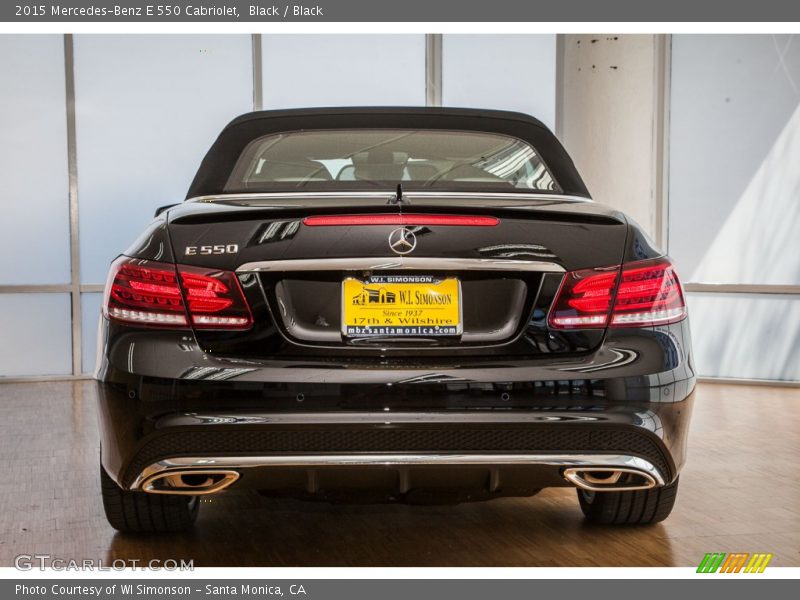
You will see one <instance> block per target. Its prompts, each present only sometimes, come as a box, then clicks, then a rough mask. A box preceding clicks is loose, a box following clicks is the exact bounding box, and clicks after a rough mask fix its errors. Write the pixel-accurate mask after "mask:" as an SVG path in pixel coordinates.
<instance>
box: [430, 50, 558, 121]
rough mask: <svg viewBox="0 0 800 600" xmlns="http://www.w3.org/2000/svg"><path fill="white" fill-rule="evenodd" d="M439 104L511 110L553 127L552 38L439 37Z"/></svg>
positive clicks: (554, 101)
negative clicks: (440, 94)
mask: <svg viewBox="0 0 800 600" xmlns="http://www.w3.org/2000/svg"><path fill="white" fill-rule="evenodd" d="M442 104H444V106H463V107H468V108H496V109H502V110H515V111H519V112H523V113H526V114H529V115H532V116H534V117H536V118H537V119H539V120H540V121H541V122H542V123H544V124H545V125H547V126H548V127H549V128H550V129H553V128H554V127H555V121H556V36H555V35H551V34H543V35H445V36H444V37H443V40H442Z"/></svg>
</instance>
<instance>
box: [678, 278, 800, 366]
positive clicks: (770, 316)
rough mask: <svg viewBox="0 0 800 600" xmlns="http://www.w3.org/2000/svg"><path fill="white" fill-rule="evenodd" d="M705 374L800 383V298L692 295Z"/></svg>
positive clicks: (698, 350)
mask: <svg viewBox="0 0 800 600" xmlns="http://www.w3.org/2000/svg"><path fill="white" fill-rule="evenodd" d="M688 302H689V318H690V319H691V323H692V344H693V346H694V350H695V363H696V364H697V369H698V371H699V374H700V375H702V376H710V377H740V378H752V379H780V380H790V381H800V298H798V297H797V296H788V295H786V296H784V295H772V294H719V293H712V294H701V293H690V294H688Z"/></svg>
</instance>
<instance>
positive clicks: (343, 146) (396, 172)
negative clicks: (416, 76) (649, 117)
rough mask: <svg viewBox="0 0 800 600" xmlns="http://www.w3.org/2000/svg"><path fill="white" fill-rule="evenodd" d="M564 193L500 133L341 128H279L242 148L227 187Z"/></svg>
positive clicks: (524, 149)
mask: <svg viewBox="0 0 800 600" xmlns="http://www.w3.org/2000/svg"><path fill="white" fill-rule="evenodd" d="M398 183H402V185H403V189H404V190H415V189H418V190H440V191H441V190H452V191H467V190H478V191H498V192H524V191H536V192H554V193H558V192H560V191H561V190H560V188H559V186H558V184H557V183H556V181H555V180H554V179H553V177H552V176H551V174H550V172H549V171H548V169H547V167H546V166H545V164H544V162H543V161H542V159H541V158H540V157H539V154H538V153H537V152H536V150H535V149H534V148H533V147H532V146H531V145H530V144H528V143H527V142H524V141H522V140H520V139H517V138H514V137H510V136H505V135H499V134H495V133H481V132H466V131H445V130H433V129H428V130H424V129H417V130H414V129H392V130H382V129H337V130H327V131H295V132H288V133H280V134H272V135H268V136H264V137H261V138H258V139H256V140H254V141H253V142H251V143H250V144H249V145H248V146H247V147H246V148H245V149H244V151H243V152H242V155H241V156H240V157H239V160H238V161H237V163H236V166H235V167H234V169H233V172H232V174H231V177H230V178H229V179H228V183H227V184H226V186H225V192H227V193H237V192H271V191H283V190H295V189H302V190H308V191H352V190H374V189H380V188H385V189H387V190H393V189H394V188H395V187H396V186H397V184H398Z"/></svg>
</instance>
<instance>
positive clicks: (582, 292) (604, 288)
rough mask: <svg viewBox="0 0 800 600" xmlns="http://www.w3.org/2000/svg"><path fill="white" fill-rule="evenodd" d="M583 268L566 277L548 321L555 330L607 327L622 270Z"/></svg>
mask: <svg viewBox="0 0 800 600" xmlns="http://www.w3.org/2000/svg"><path fill="white" fill-rule="evenodd" d="M611 269H612V270H608V269H584V270H582V271H570V272H569V273H567V274H566V275H564V279H563V280H562V281H561V287H560V288H559V290H558V294H557V295H556V299H555V301H554V302H553V308H552V310H551V311H550V317H549V318H548V322H549V324H550V327H553V328H555V329H578V328H581V329H587V328H589V329H595V328H603V327H605V326H606V325H607V324H608V312H609V310H610V309H611V300H612V299H613V297H614V288H615V287H616V285H617V273H618V272H619V269H618V268H616V267H611Z"/></svg>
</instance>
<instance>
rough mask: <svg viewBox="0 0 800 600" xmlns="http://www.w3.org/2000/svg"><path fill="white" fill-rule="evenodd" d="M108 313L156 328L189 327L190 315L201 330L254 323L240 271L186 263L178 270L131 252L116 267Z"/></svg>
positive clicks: (106, 305)
mask: <svg viewBox="0 0 800 600" xmlns="http://www.w3.org/2000/svg"><path fill="white" fill-rule="evenodd" d="M179 277H180V283H179V279H178V278H179ZM187 309H188V310H187ZM103 313H104V314H105V316H106V317H108V318H109V319H112V320H115V321H122V322H125V323H133V324H139V325H147V326H155V327H188V325H189V324H190V321H189V320H188V319H191V324H192V325H193V326H194V327H196V328H198V329H247V328H249V327H250V326H251V325H252V324H253V317H252V316H251V314H250V308H249V307H248V305H247V302H246V300H245V298H244V294H243V293H242V289H241V287H240V286H239V281H238V279H237V278H236V275H235V274H234V273H231V272H230V271H221V270H219V269H201V268H198V267H189V266H184V265H178V266H177V270H176V267H175V265H171V264H167V263H159V262H155V261H147V260H139V259H133V258H128V257H125V256H123V257H120V258H118V259H117V260H115V261H114V262H113V263H112V265H111V270H110V271H109V275H108V281H107V283H106V294H105V302H104V303H103Z"/></svg>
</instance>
